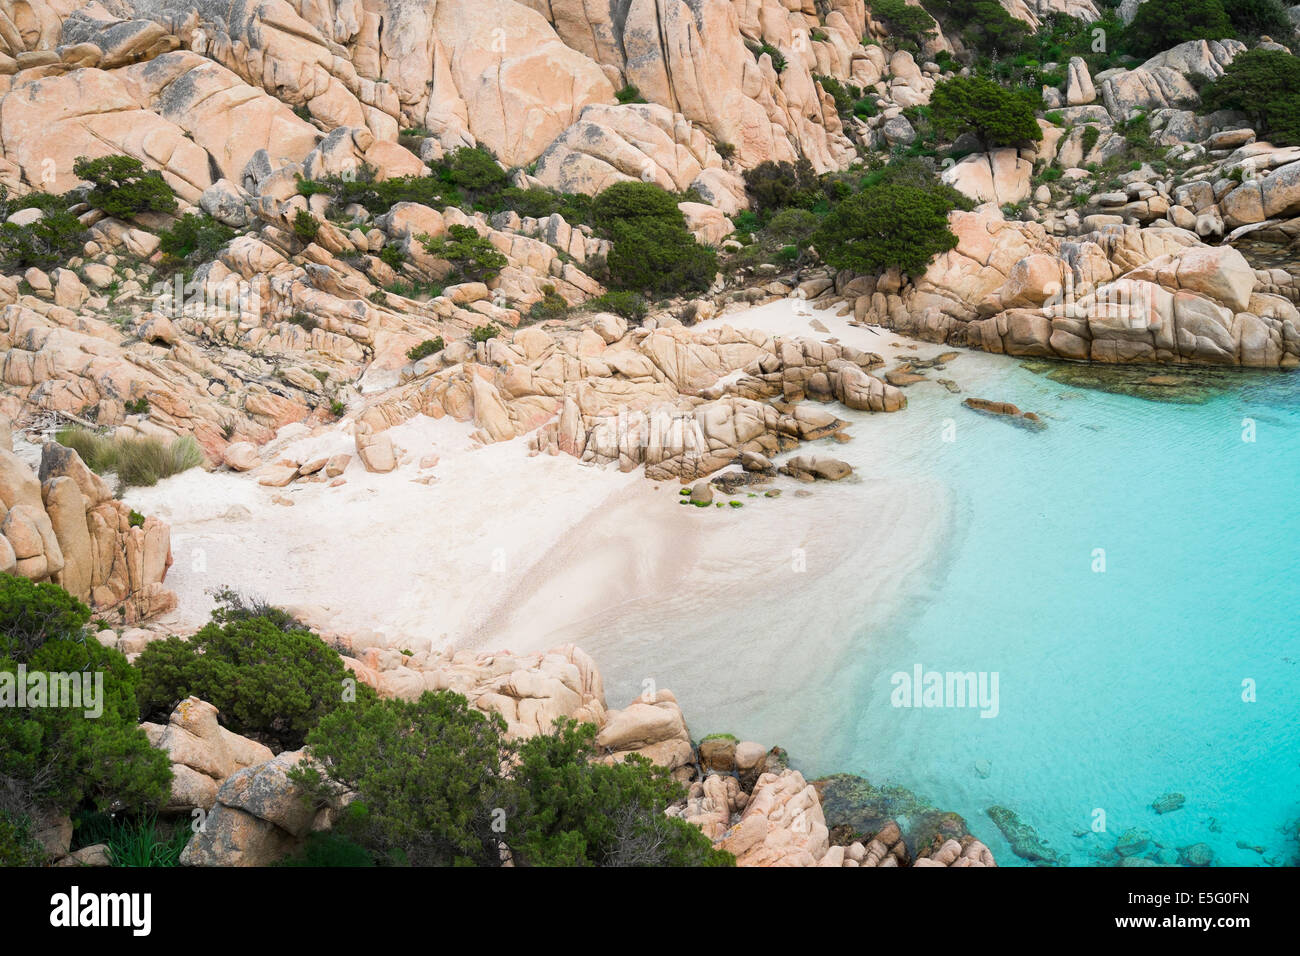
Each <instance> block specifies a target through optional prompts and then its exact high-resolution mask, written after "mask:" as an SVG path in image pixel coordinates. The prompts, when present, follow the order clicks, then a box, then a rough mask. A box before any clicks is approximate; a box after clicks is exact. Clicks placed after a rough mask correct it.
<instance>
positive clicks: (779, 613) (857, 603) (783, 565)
mask: <svg viewBox="0 0 1300 956" xmlns="http://www.w3.org/2000/svg"><path fill="white" fill-rule="evenodd" d="M797 305H798V304H797V303H795V302H794V301H792V300H787V301H783V302H777V303H772V304H770V305H767V306H764V307H761V308H758V309H752V310H749V311H747V312H744V313H741V314H732V315H728V316H725V317H723V318H721V319H715V320H712V321H711V322H709V323H705V327H708V326H717V325H721V324H724V323H726V324H731V325H733V326H736V327H749V328H758V329H763V330H764V331H768V332H773V333H780V334H784V335H792V334H808V335H814V336H818V337H821V338H830V337H836V338H838V340H839V341H842V342H845V343H847V344H852V345H855V346H858V347H861V348H865V349H869V350H871V351H875V352H879V353H881V354H882V355H885V356H886V357H888V358H891V359H892V358H894V357H898V356H916V355H918V354H920V355H923V356H929V355H931V354H933V353H935V352H937V351H939V350H940V349H939V348H938V347H937V346H929V345H919V346H917V343H913V342H908V341H907V340H902V339H900V338H899V337H898V336H896V335H895V334H894V333H892V332H889V331H887V330H871V329H866V328H856V327H851V326H849V325H848V323H847V320H846V319H844V318H837V317H836V316H835V315H834V314H833V312H831V311H822V312H817V313H811V311H810V314H808V315H799V314H796V308H797ZM813 318H816V319H817V320H819V321H820V322H821V323H822V324H824V325H825V326H826V327H827V328H828V329H829V330H830V331H829V333H818V332H815V331H814V330H812V329H811V328H810V327H809V322H810V321H811V319H813ZM909 346H917V347H916V348H912V347H909ZM924 387H925V388H936V389H937V388H939V386H937V385H934V384H933V383H927V384H926V385H925V386H924ZM909 394H910V393H909ZM910 411H911V410H910V409H908V410H904V411H903V412H901V413H899V414H898V415H890V416H872V415H869V414H866V413H855V412H849V411H848V410H846V409H842V408H839V407H838V406H837V408H836V413H837V414H839V415H841V417H844V418H846V419H850V420H851V421H852V422H853V426H852V428H850V430H849V431H850V434H851V435H853V436H854V440H853V441H851V442H849V443H848V444H843V445H841V444H837V443H835V442H832V441H829V440H827V441H824V442H816V443H811V444H805V445H804V446H803V447H802V448H801V449H800V451H801V452H805V453H806V452H813V453H819V454H829V455H833V456H835V457H840V458H843V459H844V460H846V461H849V462H850V463H851V464H853V465H854V467H855V470H856V474H855V475H854V476H853V477H852V478H850V479H848V480H846V481H844V482H841V483H838V484H834V485H831V484H826V483H819V484H818V485H816V486H804V485H800V484H799V483H797V482H794V481H793V480H790V479H785V478H779V479H777V481H776V482H775V484H774V485H772V486H767V487H776V488H780V489H781V490H782V495H781V496H780V497H779V498H766V497H763V496H762V494H761V491H760V492H759V495H758V497H753V498H751V497H749V496H748V494H747V493H746V492H744V491H742V492H741V493H739V494H738V495H736V496H734V498H735V500H737V501H739V502H741V504H742V505H743V507H741V508H731V507H723V508H708V509H698V508H694V507H690V506H682V505H681V504H680V496H679V494H678V492H679V489H680V486H679V485H677V484H676V483H674V482H660V483H656V482H652V481H649V480H647V479H645V478H644V476H643V474H642V473H641V471H639V470H638V471H637V472H633V473H630V474H620V473H619V472H618V471H617V470H614V469H613V468H612V467H611V468H608V469H599V468H595V467H591V466H584V465H582V464H580V463H579V462H577V461H575V460H574V459H572V458H569V457H567V456H557V457H551V456H532V457H530V456H529V455H528V451H527V444H526V440H525V439H523V438H520V439H515V440H513V441H510V442H503V443H499V444H495V445H489V446H486V447H478V446H476V444H475V443H474V442H473V441H472V440H471V439H470V437H469V432H470V430H471V426H469V425H468V424H464V423H457V422H454V421H452V420H450V419H447V418H444V419H440V420H437V421H435V420H432V419H427V418H423V417H420V418H417V419H415V420H413V421H411V422H408V423H406V424H404V425H402V426H399V427H397V428H394V429H393V430H392V431H391V433H390V434H391V436H392V439H393V441H394V444H395V446H396V447H397V448H398V449H399V452H400V455H401V465H400V466H399V468H398V470H397V471H395V472H393V473H390V474H386V475H374V474H368V473H366V472H365V471H364V470H363V469H362V467H361V465H360V462H359V461H356V460H355V459H354V461H353V463H352V465H351V466H350V467H349V468H348V470H347V472H346V473H345V476H344V477H345V478H346V479H347V481H346V484H344V485H343V486H341V487H338V488H329V487H327V486H326V485H325V484H324V483H314V484H312V483H302V482H296V483H294V484H292V485H290V486H288V487H286V488H266V487H262V486H259V485H258V484H257V483H256V481H255V480H254V479H253V478H252V477H250V476H249V475H236V474H232V473H227V472H214V473H204V472H201V471H197V470H196V471H192V472H189V473H186V474H184V475H179V476H176V477H175V478H171V479H168V480H166V481H164V482H162V483H160V484H159V485H158V486H156V487H155V488H149V489H133V490H131V491H130V492H129V493H128V495H127V499H126V500H127V501H128V503H129V504H130V505H131V506H132V507H134V508H136V509H137V510H139V511H141V512H143V513H146V514H156V515H158V516H159V517H161V518H163V519H164V520H166V521H167V522H168V523H169V524H170V525H171V529H172V542H173V553H174V556H175V564H174V565H173V567H172V569H171V571H170V573H169V574H168V577H167V581H166V584H167V586H168V587H170V588H172V589H174V590H175V591H176V592H177V594H178V597H179V608H178V610H177V612H176V613H175V614H173V615H172V616H171V617H170V618H169V619H168V623H169V624H171V625H172V626H174V627H176V628H178V629H179V630H190V629H193V628H195V627H197V626H199V625H201V624H202V623H203V622H204V621H205V620H206V619H207V616H208V614H209V612H210V610H211V607H212V603H213V602H212V598H211V595H210V594H209V593H208V592H209V591H210V590H211V589H214V588H218V587H222V586H229V587H233V588H235V589H237V590H240V591H244V592H246V593H249V594H255V595H257V596H258V597H260V598H262V599H264V600H267V601H270V602H272V603H275V604H279V605H282V606H289V607H292V608H297V609H300V610H301V611H302V612H303V613H304V614H305V615H306V618H307V619H308V621H309V623H312V624H313V625H314V626H316V627H318V628H321V629H323V630H330V631H335V632H354V631H371V632H378V634H379V635H381V638H380V640H381V641H382V643H387V644H390V645H392V646H399V647H412V648H415V647H418V646H423V645H425V644H426V643H427V644H432V645H433V646H435V647H446V646H454V647H456V648H471V649H481V650H496V649H505V648H508V649H510V650H513V651H515V652H518V653H524V652H529V651H535V650H542V649H545V648H547V647H551V646H554V645H556V644H559V643H563V642H566V641H573V642H575V643H577V644H579V645H580V646H582V647H584V648H585V649H586V650H587V651H588V652H590V653H591V654H592V655H593V656H594V657H595V659H596V661H597V663H598V665H599V666H600V668H601V671H602V673H603V674H604V676H605V679H606V688H607V697H608V699H609V703H610V705H611V706H623V705H624V704H625V703H626V702H627V701H628V700H630V699H631V698H632V697H633V696H634V695H635V694H637V693H639V692H640V691H641V690H642V689H643V688H644V687H645V686H648V685H647V682H651V683H652V684H653V685H654V686H657V687H669V688H671V689H672V690H673V691H674V692H675V693H676V694H677V696H678V699H679V700H680V701H681V702H682V704H683V707H684V708H685V710H686V712H687V714H688V715H689V716H690V718H691V721H692V731H693V732H696V733H707V732H711V731H716V730H724V729H725V730H732V731H733V732H736V733H742V734H743V735H745V736H749V737H752V738H755V739H760V740H764V739H766V740H776V739H780V740H781V741H782V742H783V743H789V744H793V743H795V742H797V740H798V738H799V737H800V736H801V735H800V733H799V732H798V728H797V727H796V726H793V725H802V726H806V727H807V728H808V732H809V733H812V732H813V730H812V728H816V733H817V734H818V735H821V734H833V733H834V732H835V731H836V729H837V728H836V721H838V720H840V719H841V717H842V715H843V714H844V712H845V707H844V703H843V701H839V700H837V696H836V695H837V693H839V691H838V690H837V686H836V675H837V674H838V673H840V672H841V671H842V669H843V664H844V662H845V660H846V655H850V654H854V653H860V652H861V648H862V643H861V642H862V641H863V640H865V639H867V635H869V634H870V632H871V630H872V628H873V627H884V626H887V623H888V621H889V620H890V619H891V618H892V616H893V615H895V614H897V613H898V610H899V608H900V607H901V606H902V604H903V602H904V601H906V600H907V599H908V598H909V597H910V596H911V595H912V593H913V592H914V590H915V587H916V586H918V585H919V584H920V583H923V582H924V580H925V575H926V571H927V569H928V568H930V567H932V566H933V564H934V562H935V560H936V558H937V557H938V556H939V553H940V551H941V544H942V538H943V534H944V529H945V526H946V524H947V516H948V509H949V507H950V504H949V502H948V501H947V498H946V492H945V489H944V487H943V485H942V483H941V482H940V481H937V480H935V479H930V478H917V477H914V476H908V477H903V476H901V475H899V474H898V473H897V472H896V471H895V473H893V474H884V473H882V472H881V471H880V469H878V468H877V467H876V466H877V464H878V463H880V462H881V461H882V460H884V457H885V456H888V454H889V449H888V447H887V446H884V445H882V444H881V443H880V442H879V441H876V440H875V436H877V435H878V434H883V432H881V431H880V427H878V426H877V424H876V423H877V421H879V420H883V419H897V418H900V417H901V416H907V415H908V414H909V412H910ZM882 427H883V426H882ZM893 427H898V424H897V423H894V424H893ZM303 431H304V430H303V429H294V428H290V429H289V430H287V432H282V435H285V437H284V438H283V439H281V440H277V442H276V443H275V444H274V445H273V446H271V449H270V450H269V453H267V454H265V457H266V458H267V459H268V460H274V458H275V457H276V455H277V454H279V453H282V454H284V455H286V456H289V457H293V458H295V459H301V460H305V459H307V458H310V457H316V456H321V455H327V454H333V453H336V452H351V451H352V450H353V444H352V438H351V436H350V435H349V434H347V433H346V432H345V431H344V430H343V428H339V429H334V430H330V431H328V432H326V433H324V434H320V435H316V436H310V437H303V436H302V435H301V434H298V435H297V437H295V432H297V433H301V432H303ZM429 454H436V455H438V456H439V459H440V460H439V462H438V463H437V465H435V466H434V467H432V468H427V469H422V468H421V467H420V461H421V459H422V458H424V457H425V456H427V455H429ZM429 475H433V476H434V480H433V481H432V482H431V483H427V484H426V483H423V482H422V481H420V480H418V479H421V478H424V477H427V476H429ZM800 491H804V492H809V491H810V492H811V494H807V495H806V496H804V495H800V494H796V492H800ZM276 497H279V498H282V499H286V500H288V501H291V502H293V504H292V505H291V506H287V505H284V504H277V503H274V501H273V499H274V498H276ZM722 500H726V499H722ZM792 737H793V738H794V739H792Z"/></svg>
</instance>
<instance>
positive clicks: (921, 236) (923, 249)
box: [813, 160, 970, 275]
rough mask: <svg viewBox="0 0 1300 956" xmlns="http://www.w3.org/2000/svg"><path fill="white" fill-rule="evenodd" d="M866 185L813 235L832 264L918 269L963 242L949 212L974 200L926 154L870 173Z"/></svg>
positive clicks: (855, 267)
mask: <svg viewBox="0 0 1300 956" xmlns="http://www.w3.org/2000/svg"><path fill="white" fill-rule="evenodd" d="M862 186H863V188H862V191H861V192H858V193H856V194H854V195H853V196H850V197H849V198H848V199H845V200H844V201H843V202H841V203H840V204H839V205H837V206H836V207H835V208H834V209H833V210H832V211H831V212H830V214H829V215H828V216H827V217H826V218H825V220H823V222H822V225H821V227H820V228H819V229H818V231H817V233H816V234H815V235H814V236H813V244H814V245H815V246H816V247H817V250H818V252H819V253H820V254H821V256H822V258H823V259H824V260H826V262H828V263H829V264H830V265H833V266H834V267H835V268H837V269H848V270H851V271H853V272H862V273H866V274H875V273H879V272H881V271H883V270H885V269H890V268H898V269H900V270H902V271H903V272H905V273H908V274H913V275H915V274H918V273H920V272H923V271H924V270H925V267H926V265H927V264H928V263H929V262H930V260H931V259H933V258H934V257H935V256H936V255H938V254H939V253H942V252H946V251H947V250H949V249H952V248H954V247H955V246H956V245H957V237H956V235H954V234H953V232H952V230H951V229H950V228H949V227H948V213H950V212H951V211H952V210H953V209H956V208H962V207H967V208H968V207H969V205H970V204H969V201H968V200H966V199H965V198H964V197H962V196H961V195H960V194H959V193H957V192H956V190H954V189H952V187H950V186H947V185H944V184H943V183H941V182H939V181H938V180H937V179H936V178H935V177H934V176H933V174H932V173H931V172H930V171H929V170H928V168H926V167H925V166H924V164H923V163H922V162H921V161H920V160H911V161H903V162H899V163H897V164H891V165H889V166H886V167H885V168H883V169H881V170H877V171H875V172H873V173H870V174H868V175H867V176H865V177H864V178H863V183H862Z"/></svg>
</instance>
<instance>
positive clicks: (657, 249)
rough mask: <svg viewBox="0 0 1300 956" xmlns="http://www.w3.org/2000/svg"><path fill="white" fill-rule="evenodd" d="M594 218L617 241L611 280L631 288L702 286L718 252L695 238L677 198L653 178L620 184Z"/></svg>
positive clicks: (603, 196)
mask: <svg viewBox="0 0 1300 956" xmlns="http://www.w3.org/2000/svg"><path fill="white" fill-rule="evenodd" d="M591 213H592V223H593V225H594V226H595V227H596V229H597V230H599V231H600V232H601V233H602V234H603V235H604V236H606V237H607V238H609V239H610V240H611V241H612V242H613V248H612V249H611V250H610V252H609V255H608V257H607V259H606V268H607V269H608V271H609V279H610V282H611V284H613V285H615V286H617V287H619V288H621V289H624V290H628V291H642V292H644V291H650V292H657V293H673V294H677V293H681V292H685V291H688V290H700V291H702V290H704V289H707V288H708V286H709V284H710V283H711V282H712V281H713V276H714V273H715V272H716V270H717V254H716V253H715V252H714V251H713V250H712V249H709V248H707V247H705V246H702V245H700V244H699V243H698V242H696V241H695V237H694V236H692V235H691V233H690V231H689V230H688V229H687V228H686V218H685V217H684V216H683V215H682V212H681V210H680V209H678V208H677V199H676V197H674V196H672V195H671V194H670V193H667V192H665V191H664V190H662V189H660V188H659V187H658V186H655V185H653V184H651V183H641V182H624V183H616V184H615V185H613V186H610V187H609V188H608V189H606V190H604V191H603V192H602V193H600V194H599V195H598V196H596V198H595V200H593V202H592V206H591Z"/></svg>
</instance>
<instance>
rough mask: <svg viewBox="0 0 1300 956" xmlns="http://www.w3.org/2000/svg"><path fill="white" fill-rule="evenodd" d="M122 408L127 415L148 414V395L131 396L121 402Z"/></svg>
mask: <svg viewBox="0 0 1300 956" xmlns="http://www.w3.org/2000/svg"><path fill="white" fill-rule="evenodd" d="M122 408H123V409H124V410H125V411H126V413H127V414H128V415H148V414H149V396H147V395H141V396H140V397H139V398H133V399H130V400H129V401H125V402H123V403H122Z"/></svg>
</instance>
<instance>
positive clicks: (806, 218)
mask: <svg viewBox="0 0 1300 956" xmlns="http://www.w3.org/2000/svg"><path fill="white" fill-rule="evenodd" d="M820 221H821V220H819V219H818V218H817V216H816V215H815V214H814V213H811V212H809V211H808V210H807V209H782V210H781V211H780V212H778V213H777V214H776V215H775V216H773V217H772V218H771V219H770V220H768V223H767V233H768V235H770V236H771V237H772V238H773V239H777V240H779V241H781V242H792V243H794V244H796V245H799V246H804V245H807V244H808V241H809V240H810V239H812V236H813V233H814V232H816V231H817V226H818V224H819V223H820Z"/></svg>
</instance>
